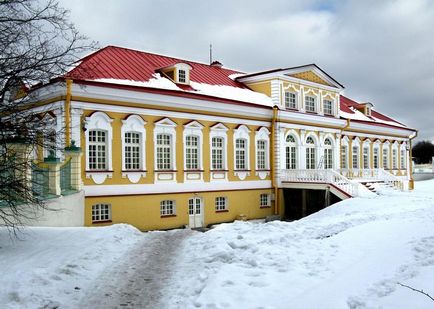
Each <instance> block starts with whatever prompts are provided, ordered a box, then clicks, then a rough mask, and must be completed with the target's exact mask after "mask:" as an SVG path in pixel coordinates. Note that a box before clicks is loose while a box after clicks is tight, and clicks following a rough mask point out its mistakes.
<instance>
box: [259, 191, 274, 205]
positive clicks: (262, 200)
mask: <svg viewBox="0 0 434 309" xmlns="http://www.w3.org/2000/svg"><path fill="white" fill-rule="evenodd" d="M259 207H260V208H268V207H271V194H269V193H261V194H260V195H259Z"/></svg>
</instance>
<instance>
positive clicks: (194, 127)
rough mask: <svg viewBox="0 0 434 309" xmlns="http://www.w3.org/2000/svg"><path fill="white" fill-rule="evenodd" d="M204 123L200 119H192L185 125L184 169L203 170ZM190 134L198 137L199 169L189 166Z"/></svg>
mask: <svg viewBox="0 0 434 309" xmlns="http://www.w3.org/2000/svg"><path fill="white" fill-rule="evenodd" d="M202 130H203V125H202V124H201V123H199V122H198V121H190V122H189V123H187V124H185V125H184V132H183V149H184V151H183V155H184V170H185V171H190V170H195V171H203V159H202V153H203V132H202ZM188 136H195V137H197V139H198V141H197V142H198V143H197V151H198V157H197V160H198V162H197V169H188V168H187V137H188Z"/></svg>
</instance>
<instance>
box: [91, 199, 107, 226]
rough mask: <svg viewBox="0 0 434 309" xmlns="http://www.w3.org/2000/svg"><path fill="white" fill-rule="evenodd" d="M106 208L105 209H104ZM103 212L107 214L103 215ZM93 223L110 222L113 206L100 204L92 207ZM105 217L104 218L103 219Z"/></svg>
mask: <svg viewBox="0 0 434 309" xmlns="http://www.w3.org/2000/svg"><path fill="white" fill-rule="evenodd" d="M103 207H104V209H102V208H103ZM102 211H104V212H106V213H104V214H103V213H102ZM91 212H92V213H91V219H92V223H98V222H109V221H111V220H112V206H111V204H108V203H98V204H94V205H92V207H91ZM103 216H104V217H103Z"/></svg>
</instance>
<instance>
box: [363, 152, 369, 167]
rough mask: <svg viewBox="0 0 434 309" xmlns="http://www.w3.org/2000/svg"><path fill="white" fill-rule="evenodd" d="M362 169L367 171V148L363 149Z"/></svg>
mask: <svg viewBox="0 0 434 309" xmlns="http://www.w3.org/2000/svg"><path fill="white" fill-rule="evenodd" d="M363 168H364V169H369V146H368V147H363Z"/></svg>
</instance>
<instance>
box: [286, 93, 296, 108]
mask: <svg viewBox="0 0 434 309" xmlns="http://www.w3.org/2000/svg"><path fill="white" fill-rule="evenodd" d="M291 96H293V99H294V102H292V101H291ZM297 97H298V95H297V93H296V92H294V91H288V90H286V91H285V93H284V105H285V108H286V109H297V105H298V104H297ZM291 104H293V106H292V105H291Z"/></svg>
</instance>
